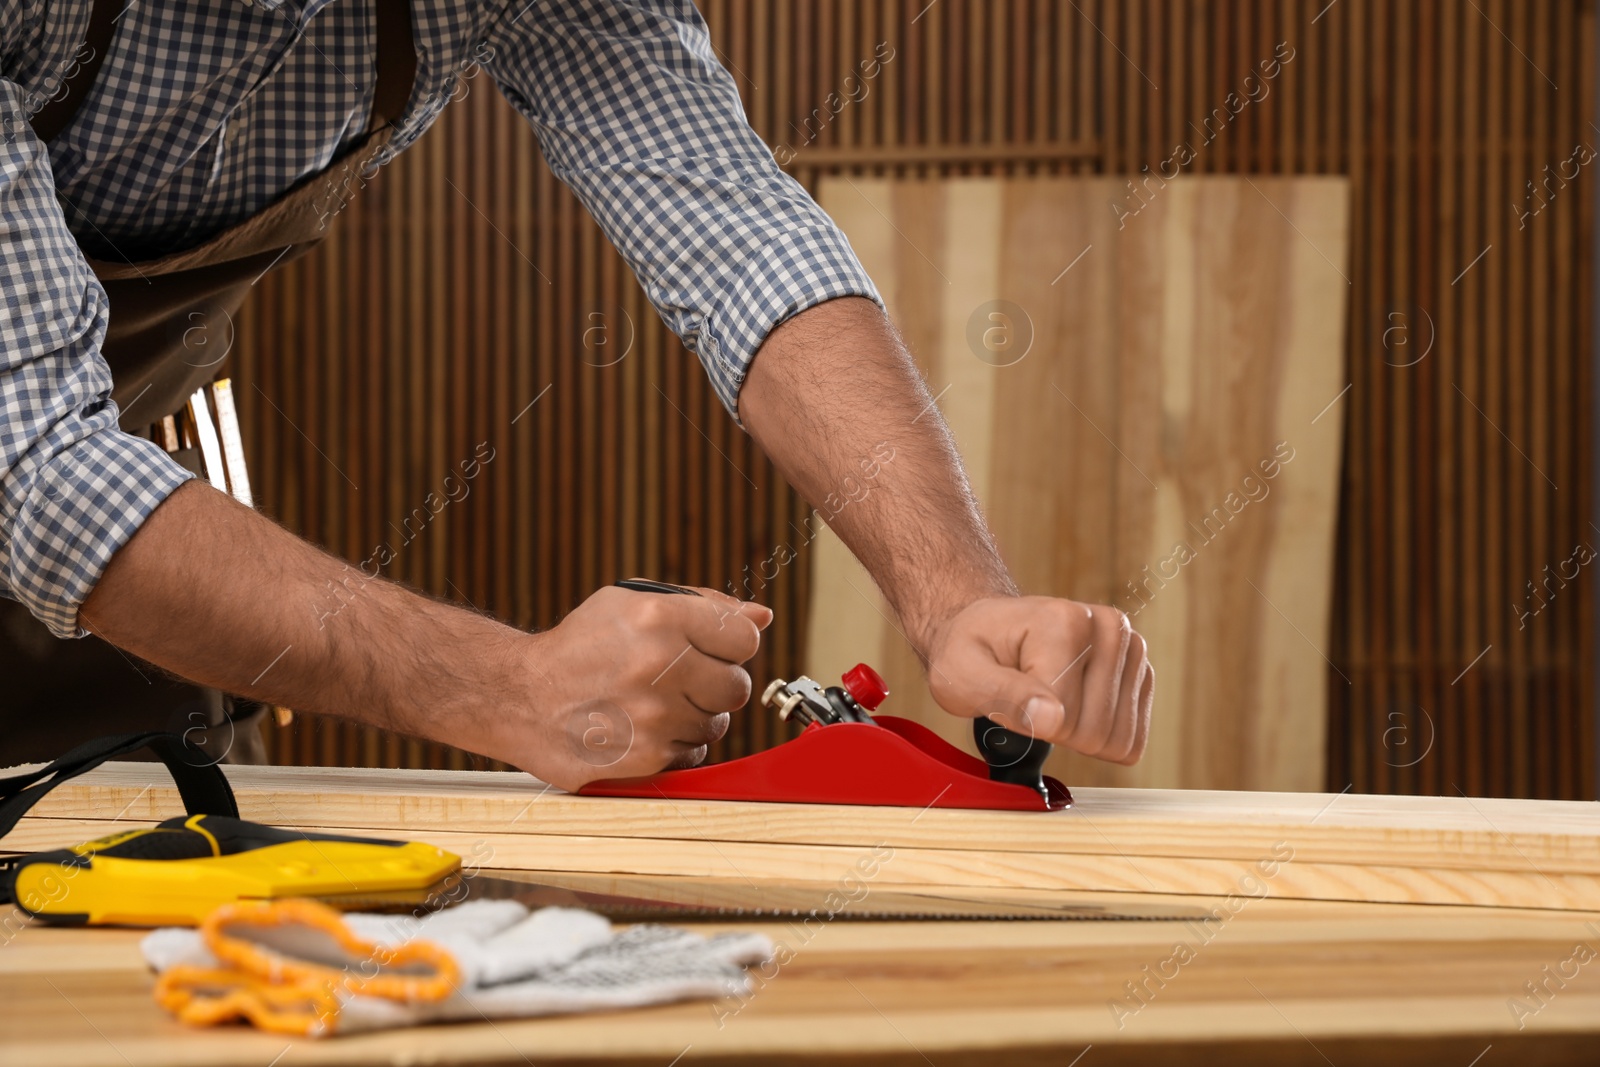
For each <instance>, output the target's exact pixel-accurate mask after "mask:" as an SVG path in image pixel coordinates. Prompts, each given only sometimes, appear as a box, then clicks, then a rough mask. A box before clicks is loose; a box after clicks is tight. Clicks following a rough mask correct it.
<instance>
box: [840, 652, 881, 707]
mask: <svg viewBox="0 0 1600 1067" xmlns="http://www.w3.org/2000/svg"><path fill="white" fill-rule="evenodd" d="M840 680H841V681H843V682H844V688H845V692H847V693H849V694H850V695H851V697H853V698H854V699H855V702H856V703H857V704H860V705H861V706H862V707H864V708H866V709H867V710H868V711H877V710H878V705H879V704H882V703H883V698H884V697H886V696H888V695H889V687H888V686H887V685H885V684H884V682H883V678H882V677H881V676H879V674H878V672H877V671H875V670H873V669H872V668H871V667H869V666H867V665H866V664H865V663H857V664H856V665H855V666H854V667H851V668H850V669H849V670H847V671H845V672H844V675H843V676H842V678H841V679H840Z"/></svg>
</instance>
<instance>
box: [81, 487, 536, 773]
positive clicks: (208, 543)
mask: <svg viewBox="0 0 1600 1067" xmlns="http://www.w3.org/2000/svg"><path fill="white" fill-rule="evenodd" d="M80 620H81V622H82V625H83V626H84V627H85V628H87V629H89V630H90V631H92V632H94V633H95V634H98V635H99V636H101V637H103V638H105V639H106V640H107V641H109V642H111V643H112V644H114V645H117V646H118V647H120V648H123V649H126V650H127V651H129V652H132V653H134V654H135V655H137V656H140V657H142V658H143V659H146V660H148V661H150V662H151V663H154V664H156V665H158V666H160V667H163V668H166V669H167V670H169V671H172V672H173V673H175V674H179V675H182V676H183V677H185V678H188V679H190V680H193V681H196V682H200V683H203V684H206V685H211V686H215V687H217V688H219V689H223V690H225V691H227V692H231V693H237V694H240V695H243V696H249V697H253V698H255V699H258V700H264V701H268V702H272V703H277V704H284V705H287V706H289V707H293V708H296V709H299V710H303V711H311V712H324V713H331V714H336V715H340V716H344V717H346V718H352V719H356V720H358V721H361V722H365V723H369V724H372V725H377V726H385V727H391V728H394V729H398V730H403V731H406V732H410V733H414V734H419V735H421V736H425V737H431V738H435V739H440V740H450V741H453V742H454V743H455V744H458V745H462V746H463V747H467V748H472V749H474V750H476V751H483V749H484V748H485V747H487V746H488V745H489V744H490V743H491V741H490V739H489V738H488V737H486V736H480V735H481V734H482V733H483V730H484V726H485V724H487V723H490V722H492V721H493V719H494V716H493V715H485V714H480V713H481V712H483V711H485V710H486V709H481V708H475V707H472V706H469V703H470V702H471V701H473V700H474V699H475V698H474V696H473V694H476V693H480V692H482V691H483V689H484V688H485V687H484V682H485V674H486V673H490V672H493V671H496V670H499V669H501V665H502V664H505V665H506V675H507V678H508V679H509V678H511V677H514V676H515V674H516V672H515V671H512V670H510V669H509V661H510V660H511V658H512V656H513V655H514V652H513V649H514V646H515V642H516V640H517V638H518V637H519V636H520V634H519V632H518V631H516V630H513V629H511V628H510V627H507V626H504V625H502V624H500V623H497V622H494V621H493V620H491V619H488V618H485V617H483V616H480V615H478V614H476V613H473V612H469V611H464V610H461V609H459V608H455V607H452V606H451V605H448V604H444V603H440V602H437V601H434V600H430V599H429V598H427V597H424V596H421V595H419V594H416V593H413V592H411V591H409V590H406V589H404V588H402V587H400V586H398V585H395V584H394V583H391V582H387V581H383V580H381V579H379V580H370V579H368V578H367V577H366V575H365V574H364V573H363V572H362V571H360V570H359V569H357V568H356V567H353V566H351V565H349V564H346V563H345V562H343V561H342V560H338V559H335V558H333V557H331V556H329V555H327V554H326V553H324V552H321V551H320V550H318V549H317V548H315V547H314V546H312V545H310V544H308V543H307V542H305V541H302V540H301V539H299V538H297V537H295V536H294V535H293V534H290V533H289V532H288V531H286V530H284V529H282V528H281V527H279V526H277V525H276V524H274V523H273V522H271V521H270V520H268V519H267V518H265V517H263V516H261V515H259V514H257V513H256V512H254V511H251V510H250V509H249V508H246V507H243V506H242V505H240V504H238V503H236V502H234V501H233V500H232V499H230V498H229V497H227V496H226V495H224V494H222V493H219V492H217V491H216V490H215V489H212V488H211V487H210V486H208V485H205V484H203V483H201V482H199V481H193V482H188V483H185V484H184V485H183V486H181V487H180V488H179V489H178V490H176V491H175V492H174V493H173V494H172V495H171V496H170V497H168V498H167V500H166V501H165V502H164V503H163V504H162V505H161V506H160V507H158V508H157V509H156V510H155V512H154V513H153V514H151V516H150V517H149V518H148V519H147V520H146V521H145V523H144V525H143V526H142V527H140V529H139V532H138V533H137V534H135V535H134V537H133V539H132V540H130V541H129V542H128V544H126V545H125V546H123V548H122V550H121V551H119V552H118V553H117V554H116V556H115V557H113V558H112V561H111V564H110V566H109V567H108V568H107V570H106V572H105V574H104V575H103V576H102V578H101V580H100V583H99V584H98V585H97V586H96V587H95V590H94V592H93V593H92V594H91V595H90V597H89V599H88V600H87V601H86V602H85V603H84V605H83V609H82V611H81V613H80Z"/></svg>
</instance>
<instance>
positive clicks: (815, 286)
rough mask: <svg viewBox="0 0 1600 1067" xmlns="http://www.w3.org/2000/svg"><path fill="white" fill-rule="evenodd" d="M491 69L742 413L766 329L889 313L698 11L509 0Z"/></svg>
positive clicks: (666, 0)
mask: <svg viewBox="0 0 1600 1067" xmlns="http://www.w3.org/2000/svg"><path fill="white" fill-rule="evenodd" d="M519 8H520V11H519ZM485 67H486V69H487V70H488V71H489V73H490V74H491V76H493V77H494V79H495V81H496V83H497V84H498V85H499V87H500V90H501V92H502V93H503V94H504V95H505V96H506V98H507V99H508V100H510V101H511V103H512V104H513V105H514V106H515V107H516V108H517V109H518V110H519V111H521V112H522V114H523V115H524V116H525V117H526V118H527V119H528V121H529V122H530V123H531V124H532V125H533V128H534V130H535V131H536V133H537V134H538V137H539V142H540V145H541V147H542V148H543V150H544V154H545V159H546V160H547V161H548V162H549V164H550V167H551V169H552V170H553V171H554V173H555V174H556V176H557V177H559V178H560V179H561V180H562V181H563V182H565V183H566V184H567V185H568V186H570V187H571V188H572V190H573V191H574V192H575V193H576V194H577V195H578V197H579V199H580V200H582V202H583V204H584V206H585V207H586V208H587V209H588V211H589V213H590V214H591V215H593V216H594V218H595V220H596V221H597V222H598V223H599V224H600V226H601V228H602V229H603V230H604V231H605V234H606V236H607V237H608V238H609V239H610V241H611V242H612V244H614V245H615V246H616V247H617V249H618V251H619V252H620V253H621V254H622V256H623V257H624V258H625V259H626V260H627V262H628V264H629V266H631V267H632V268H633V271H634V273H635V275H636V276H637V277H638V279H639V281H640V284H642V285H643V286H644V289H645V293H646V295H647V296H648V297H649V299H650V301H651V303H652V304H654V305H655V307H656V310H657V311H659V312H660V313H661V316H662V318H663V319H664V320H665V321H666V323H667V325H668V327H669V328H671V329H672V330H673V332H675V333H676V334H677V335H678V336H679V337H681V338H682V339H683V342H684V344H685V345H686V346H688V348H689V349H690V350H691V351H692V352H694V353H695V354H696V355H697V356H698V357H699V359H700V362H701V363H702V364H703V365H704V366H705V369H706V372H707V374H709V375H710V378H711V382H712V384H713V385H714V386H715V387H716V390H717V392H718V394H719V395H720V396H721V398H722V402H723V404H724V405H725V406H726V407H727V408H728V410H729V412H730V413H732V414H733V415H734V418H735V419H737V418H738V398H739V389H740V387H741V386H742V385H743V382H744V379H745V375H746V373H747V372H748V370H749V368H750V364H751V362H752V361H753V360H754V358H755V354H756V350H757V349H759V348H760V347H761V343H762V342H763V341H764V340H765V339H766V336H767V334H768V333H769V332H770V331H771V330H772V329H773V327H775V326H777V325H778V324H779V323H781V322H783V321H784V320H785V319H788V318H790V317H791V316H793V315H795V314H798V313H799V312H801V311H804V310H805V309H806V308H809V307H812V306H814V305H816V304H820V303H822V302H823V301H826V300H831V299H833V298H835V297H840V296H863V297H867V298H869V299H871V300H874V301H876V302H877V303H878V304H879V305H880V306H881V305H882V300H881V299H880V297H879V296H878V292H877V290H876V288H874V286H873V284H872V281H871V279H870V278H868V277H867V274H866V271H864V270H863V269H862V267H861V264H860V262H859V261H858V260H857V258H856V256H855V253H854V252H853V251H852V250H851V248H850V243H849V242H848V241H847V240H846V239H845V236H844V234H843V233H841V232H840V231H839V228H838V227H837V226H836V225H835V224H834V223H833V221H832V220H831V219H830V218H828V216H827V214H826V213H824V212H823V210H822V209H821V208H820V207H818V206H817V204H816V202H815V201H814V200H812V199H811V197H810V195H809V194H807V193H806V191H805V189H804V188H803V187H802V186H801V185H800V184H799V183H798V182H796V181H795V180H794V179H793V178H791V177H789V176H788V175H787V174H785V173H783V171H782V170H781V169H779V167H778V164H777V162H776V161H775V160H774V159H773V156H772V152H771V151H770V150H769V149H768V148H767V146H766V145H765V144H763V143H762V141H761V139H760V138H759V137H757V136H756V134H755V131H754V130H752V129H751V128H750V124H749V123H748V121H746V119H745V115H744V110H743V108H742V106H741V105H740V101H739V94H738V91H737V88H736V86H735V84H734V82H733V79H732V77H731V76H730V75H729V74H728V72H727V71H726V70H725V69H724V68H723V67H722V65H721V63H719V62H718V61H717V58H716V55H715V53H714V52H713V50H712V46H711V39H710V36H709V34H708V33H707V30H706V26H705V22H704V21H703V20H702V19H701V17H700V15H699V12H697V11H696V10H695V8H694V5H693V4H691V3H678V2H670V0H657V2H639V3H616V2H584V0H551V2H541V3H536V4H529V5H527V6H526V7H522V6H521V5H517V4H513V5H512V7H511V9H510V11H509V13H508V14H507V15H506V16H505V18H504V19H503V20H502V21H501V22H500V23H499V24H498V26H497V27H496V29H495V31H494V32H493V33H492V34H491V36H490V39H489V56H488V57H487V62H486V64H485Z"/></svg>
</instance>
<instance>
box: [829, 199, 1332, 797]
mask: <svg viewBox="0 0 1600 1067" xmlns="http://www.w3.org/2000/svg"><path fill="white" fill-rule="evenodd" d="M1121 184H1122V183H1121V181H1120V180H1119V179H1116V178H1011V179H997V178H953V179H952V178H941V179H936V180H932V181H929V180H920V179H902V180H899V181H889V180H882V179H872V178H859V179H857V178H848V177H845V178H830V179H827V180H825V181H823V182H822V184H821V189H820V195H819V202H820V203H821V204H822V206H823V207H824V208H826V209H827V210H828V212H829V213H830V214H832V215H833V217H834V218H835V219H837V220H838V222H839V225H840V226H841V227H843V229H844V232H845V233H846V234H847V235H848V236H849V237H850V241H851V243H852V245H854V246H855V248H856V250H857V252H858V253H859V254H860V256H861V259H862V263H863V264H864V265H865V266H866V267H867V269H868V271H870V272H871V273H872V276H873V278H874V279H876V280H877V283H878V287H879V289H880V291H881V292H882V293H883V296H884V299H885V301H886V302H887V303H888V306H889V310H890V313H891V314H893V315H894V316H895V318H896V320H897V321H899V322H901V323H902V330H903V332H904V334H905V338H906V342H907V344H908V345H909V347H910V348H911V350H912V351H913V352H916V353H918V360H919V363H920V365H921V367H922V371H923V374H924V375H925V376H926V377H927V379H928V384H929V388H930V389H931V390H933V392H934V395H935V396H936V397H937V402H938V404H939V407H940V410H941V411H942V412H943V413H944V416H945V418H946V419H947V420H948V421H949V423H950V427H951V430H952V431H953V432H954V434H955V439H956V443H957V445H958V446H959V447H960V449H961V454H962V456H963V458H964V459H965V460H966V465H967V471H968V474H969V476H970V477H971V479H972V484H973V489H974V491H975V492H976V493H977V495H978V499H979V501H980V502H981V503H982V505H983V509H984V513H985V514H986V515H988V517H989V520H990V523H991V524H992V525H993V527H994V531H995V537H996V539H997V540H998V542H999V544H1000V549H1001V552H1002V553H1003V554H1004V556H1005V559H1006V560H1007V561H1008V562H1009V563H1010V564H1011V566H1012V570H1013V572H1014V573H1015V574H1016V577H1017V581H1018V583H1019V584H1020V585H1021V587H1022V588H1023V589H1024V590H1026V591H1028V592H1032V593H1048V594H1053V595H1057V596H1067V597H1071V598H1073V599H1077V600H1084V601H1089V602H1094V603H1111V604H1116V605H1117V606H1119V607H1121V608H1122V609H1123V610H1124V611H1126V612H1128V614H1129V615H1130V616H1132V618H1133V622H1134V625H1136V626H1137V627H1138V628H1139V632H1140V633H1141V634H1143V635H1144V636H1145V637H1146V638H1147V639H1148V640H1149V642H1150V658H1151V660H1152V661H1153V662H1155V663H1156V664H1157V668H1156V669H1157V673H1158V678H1157V682H1156V693H1157V694H1158V695H1157V702H1158V705H1159V708H1160V710H1159V713H1158V717H1157V720H1156V721H1157V729H1155V730H1154V731H1153V733H1152V735H1151V739H1150V748H1149V751H1148V752H1147V753H1146V754H1145V757H1144V759H1143V760H1142V761H1140V763H1139V764H1138V765H1137V766H1134V767H1118V766H1114V765H1112V764H1108V763H1104V762H1102V761H1100V760H1095V759H1086V758H1083V757H1081V756H1074V755H1072V754H1070V753H1068V752H1067V751H1066V750H1065V749H1060V750H1058V751H1057V752H1056V753H1055V755H1054V756H1053V757H1052V759H1051V761H1050V763H1049V764H1048V765H1047V769H1048V770H1050V772H1051V773H1053V774H1055V775H1056V776H1057V777H1059V778H1061V779H1062V780H1063V781H1066V782H1071V783H1072V784H1073V786H1074V787H1077V786H1079V785H1119V786H1145V787H1152V786H1154V787H1162V788H1188V789H1223V788H1226V789H1276V790H1308V791H1314V790H1319V789H1321V788H1322V785H1323V779H1324V770H1325V762H1326V752H1325V744H1324V742H1325V738H1326V733H1327V693H1326V688H1327V687H1326V683H1325V676H1326V674H1327V661H1326V660H1325V659H1323V653H1322V652H1321V649H1323V648H1325V647H1327V643H1328V627H1329V600H1330V595H1331V592H1332V587H1333V534H1334V525H1335V517H1336V513H1337V509H1336V496H1337V492H1338V482H1339V458H1340V443H1341V429H1342V424H1343V417H1342V415H1343V413H1342V412H1341V411H1337V410H1334V409H1333V408H1332V407H1330V405H1331V404H1332V402H1333V400H1334V399H1335V397H1336V396H1337V395H1338V394H1339V393H1340V392H1342V391H1343V389H1344V385H1345V383H1346V381H1348V378H1347V377H1346V376H1345V368H1344V333H1343V331H1344V321H1345V307H1346V303H1347V299H1348V289H1349V285H1348V283H1347V282H1346V280H1345V277H1346V274H1345V272H1346V270H1347V269H1348V267H1347V263H1346V250H1347V247H1348V238H1349V227H1348V221H1349V216H1348V207H1349V187H1348V183H1347V182H1345V181H1344V180H1343V179H1340V178H1307V177H1298V178H1278V177H1263V178H1260V179H1252V178H1248V177H1230V176H1217V175H1212V176H1205V177H1180V178H1177V179H1175V180H1173V181H1170V182H1164V183H1162V185H1161V186H1160V187H1159V188H1158V187H1155V186H1152V189H1151V200H1150V202H1149V203H1148V204H1147V205H1146V207H1145V208H1144V209H1143V210H1142V211H1140V213H1139V216H1138V218H1137V220H1136V221H1128V222H1127V225H1123V226H1119V225H1118V220H1117V219H1116V218H1114V217H1113V215H1112V213H1111V212H1109V211H1108V210H1107V205H1108V204H1110V203H1113V202H1115V200H1116V198H1117V194H1118V192H1119V191H1120V186H1121ZM1124 221H1127V220H1124ZM813 548H814V554H813V568H812V575H813V589H812V599H811V626H810V630H809V640H808V641H807V657H806V661H807V664H808V667H809V669H810V670H811V671H812V672H813V673H814V674H815V676H816V677H818V678H826V679H832V678H834V677H837V675H838V674H839V673H840V672H842V671H844V670H845V669H846V668H848V667H849V666H850V665H851V664H853V663H855V662H856V661H857V660H859V659H866V660H867V661H868V662H870V663H872V664H873V665H874V666H876V667H878V668H879V669H880V671H881V672H882V673H883V676H884V678H885V680H886V681H887V682H888V683H889V689H890V692H891V694H892V696H891V700H890V703H891V705H892V707H887V708H885V710H886V711H890V710H892V711H893V713H894V714H896V715H903V716H906V717H908V718H914V719H917V720H918V721H920V722H923V723H925V724H927V725H928V726H931V727H933V729H934V730H936V731H938V732H939V733H941V734H942V735H944V736H945V737H946V738H947V739H949V740H951V741H953V742H955V743H956V744H961V745H970V743H971V737H972V731H971V728H970V725H969V724H968V723H967V722H966V721H965V720H958V719H955V718H952V717H951V716H950V715H948V714H946V713H945V712H944V711H942V710H941V709H940V708H939V706H938V705H937V704H936V703H934V701H933V698H932V696H931V695H930V694H929V692H928V688H927V685H926V682H925V680H924V676H923V672H922V668H921V665H920V664H919V662H918V661H917V658H916V654H915V653H914V652H913V651H912V649H911V647H910V646H909V645H908V644H907V643H906V641H905V640H904V638H903V637H902V636H901V634H900V632H899V630H898V629H897V628H896V627H894V626H891V625H890V623H889V621H888V620H889V618H890V616H889V614H888V607H887V604H886V603H885V602H884V601H883V598H882V597H881V596H879V595H878V594H877V592H876V590H875V589H874V586H873V582H872V578H871V576H870V575H868V574H867V573H866V571H865V569H863V568H862V567H861V566H860V565H859V564H858V563H856V562H855V560H854V559H853V558H852V557H851V556H850V553H849V551H848V550H847V549H846V548H845V547H844V544H843V542H841V541H840V540H839V539H838V538H837V537H834V536H833V535H832V534H831V533H826V532H825V533H824V534H822V535H821V536H819V537H818V538H817V540H816V541H815V542H813ZM840 605H848V606H852V607H853V608H854V610H850V611H830V610H829V608H830V606H832V607H837V606H840ZM1070 663H1071V661H1070V660H1069V659H1067V658H1065V657H1064V658H1063V660H1062V662H1060V663H1059V664H1056V665H1055V666H1054V667H1051V668H1049V672H1050V673H1054V672H1055V671H1056V670H1057V669H1059V670H1061V671H1062V672H1065V671H1066V669H1067V668H1068V667H1069V665H1070ZM990 710H992V711H999V710H1009V711H1010V713H1011V714H1013V715H1015V714H1017V713H1018V712H1019V711H1020V708H1017V707H1011V708H1009V709H1002V708H1000V707H997V708H994V709H990Z"/></svg>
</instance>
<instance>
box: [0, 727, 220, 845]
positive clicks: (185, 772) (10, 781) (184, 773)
mask: <svg viewBox="0 0 1600 1067" xmlns="http://www.w3.org/2000/svg"><path fill="white" fill-rule="evenodd" d="M146 747H148V748H149V749H150V750H151V751H152V752H154V753H155V754H156V755H157V756H160V757H161V762H162V763H165V764H166V765H167V770H168V771H169V772H170V773H171V775H172V780H173V781H174V782H176V783H177V784H178V795H179V796H180V797H182V798H183V806H184V808H185V809H186V810H187V811H188V812H189V814H190V815H227V816H229V817H230V818H235V819H236V818H238V817H239V804H238V801H236V800H234V798H233V787H232V786H230V785H229V784H228V778H227V776H226V775H225V774H223V773H222V768H220V767H218V766H217V765H216V764H215V763H214V762H212V761H211V757H210V756H208V755H206V753H205V752H204V751H203V750H201V749H200V747H199V746H197V745H195V744H194V743H193V742H191V741H190V740H189V739H188V738H186V737H183V736H181V735H179V734H174V733H167V732H166V731H164V730H150V731H146V732H145V733H138V734H112V735H110V736H108V737H97V738H95V739H94V740H93V741H85V742H84V743H83V744H81V745H79V746H78V747H76V748H74V749H73V750H72V751H70V752H68V753H67V754H66V755H65V756H62V757H61V758H60V759H58V760H56V761H55V762H53V763H50V764H48V765H46V766H44V767H41V768H39V769H38V770H34V771H28V772H27V773H26V774H18V775H14V776H13V777H10V778H0V838H3V837H5V835H6V834H9V833H10V832H11V830H12V828H13V827H15V826H16V825H17V822H18V821H19V820H21V818H22V817H23V816H24V815H25V814H27V812H28V809H29V808H31V807H33V806H34V805H35V804H37V803H38V802H39V801H40V800H41V799H42V798H43V797H44V795H45V794H46V793H48V792H50V790H52V789H54V788H55V787H56V786H58V785H60V784H61V783H62V782H65V781H68V780H70V779H72V778H76V777H77V776H78V775H80V774H83V773H85V772H87V771H92V770H94V769H95V768H96V767H98V766H100V764H102V763H104V762H105V761H106V760H108V759H113V758H114V757H117V756H124V755H127V754H128V753H129V752H136V751H138V750H139V749H141V748H146ZM47 778H48V779H50V780H49V781H45V780H44V779H47Z"/></svg>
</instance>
